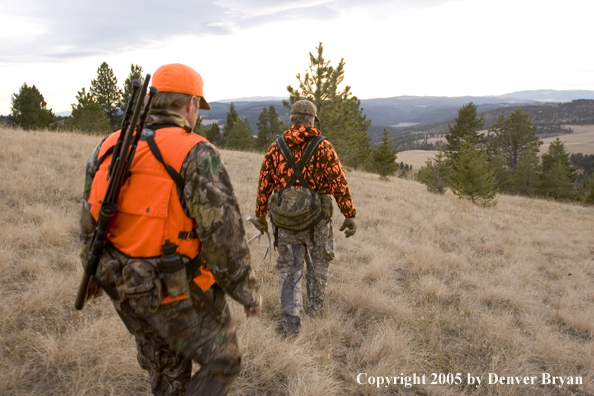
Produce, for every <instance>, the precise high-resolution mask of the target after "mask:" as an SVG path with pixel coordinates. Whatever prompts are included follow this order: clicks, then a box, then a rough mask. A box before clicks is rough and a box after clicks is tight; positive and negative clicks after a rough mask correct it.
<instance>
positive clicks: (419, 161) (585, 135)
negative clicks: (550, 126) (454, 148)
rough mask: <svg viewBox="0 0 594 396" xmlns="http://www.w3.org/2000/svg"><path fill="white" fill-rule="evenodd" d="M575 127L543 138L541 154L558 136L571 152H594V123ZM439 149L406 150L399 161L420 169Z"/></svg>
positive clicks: (433, 140) (442, 139) (435, 139)
mask: <svg viewBox="0 0 594 396" xmlns="http://www.w3.org/2000/svg"><path fill="white" fill-rule="evenodd" d="M566 126H567V127H569V128H571V129H573V133H570V134H564V135H559V136H553V137H547V138H544V139H542V141H543V145H542V146H540V154H541V155H542V154H544V153H546V152H547V151H548V150H549V145H550V144H551V142H553V141H554V140H555V139H556V138H557V137H558V138H559V139H560V140H561V141H562V142H563V144H564V145H565V150H566V151H567V152H568V153H570V154H576V153H582V154H589V155H592V154H594V125H566ZM427 141H428V142H429V143H437V142H438V141H441V142H445V141H446V140H445V138H430V139H427ZM435 153H437V151H428V150H406V151H401V152H400V153H398V158H397V159H396V160H397V161H398V162H402V161H404V163H406V164H411V165H413V170H417V171H418V170H419V169H420V168H421V167H422V166H424V165H425V161H427V159H428V158H430V157H435Z"/></svg>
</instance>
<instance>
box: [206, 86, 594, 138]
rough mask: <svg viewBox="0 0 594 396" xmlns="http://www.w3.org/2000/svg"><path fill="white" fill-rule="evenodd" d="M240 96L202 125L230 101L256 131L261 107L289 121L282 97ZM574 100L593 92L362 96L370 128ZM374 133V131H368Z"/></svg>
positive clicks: (221, 116) (215, 105) (215, 106)
mask: <svg viewBox="0 0 594 396" xmlns="http://www.w3.org/2000/svg"><path fill="white" fill-rule="evenodd" d="M262 98H263V97H254V98H240V99H237V100H225V101H216V102H211V103H210V104H211V106H212V110H211V111H203V112H201V116H202V117H203V118H204V123H205V124H210V123H212V122H215V121H216V122H218V123H219V124H223V123H224V122H225V119H226V116H227V112H228V111H229V106H230V104H231V103H233V105H234V106H235V109H236V110H237V112H238V113H239V115H240V117H241V118H243V119H247V120H248V122H249V123H250V125H251V127H252V128H253V129H254V131H256V130H257V127H256V123H257V122H258V116H259V115H260V113H261V112H262V109H263V108H264V107H266V108H267V107H268V106H271V105H272V106H275V108H276V111H277V113H278V114H279V117H280V118H282V119H283V121H285V122H288V121H289V110H288V109H287V108H285V107H284V106H283V105H282V99H281V98H266V99H265V100H260V99H262ZM575 99H594V91H586V90H573V91H556V90H550V89H549V90H536V91H518V92H512V93H508V94H504V95H498V96H458V97H447V96H395V97H391V98H377V99H362V100H361V107H362V108H363V113H364V114H365V115H366V116H367V118H368V119H370V120H371V124H372V126H374V128H370V129H373V130H376V129H377V127H381V128H383V127H384V126H386V127H391V128H404V127H412V126H421V125H427V124H432V123H436V122H441V121H449V120H453V119H454V118H456V116H457V114H458V110H459V109H460V107H462V106H463V105H464V104H466V103H469V102H473V103H475V104H477V105H478V111H479V113H481V112H487V111H490V110H495V109H499V108H505V107H517V106H519V105H536V104H544V103H563V102H569V101H571V100H575ZM371 134H372V135H375V133H371Z"/></svg>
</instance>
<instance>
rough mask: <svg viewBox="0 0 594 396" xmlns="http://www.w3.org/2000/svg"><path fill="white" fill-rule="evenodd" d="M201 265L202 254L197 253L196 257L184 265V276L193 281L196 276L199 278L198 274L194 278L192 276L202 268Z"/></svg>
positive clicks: (202, 261) (202, 260) (202, 262)
mask: <svg viewBox="0 0 594 396" xmlns="http://www.w3.org/2000/svg"><path fill="white" fill-rule="evenodd" d="M203 264H204V257H203V256H202V253H198V255H197V256H196V257H194V258H193V259H191V260H190V261H188V262H187V263H186V275H187V276H188V279H194V278H195V277H196V276H199V275H200V273H198V274H197V275H196V276H194V274H195V273H196V271H199V268H200V267H202V265H203Z"/></svg>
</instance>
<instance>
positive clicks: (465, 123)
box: [444, 102, 485, 158]
mask: <svg viewBox="0 0 594 396" xmlns="http://www.w3.org/2000/svg"><path fill="white" fill-rule="evenodd" d="M455 121H456V122H455V124H454V126H453V127H452V126H450V125H448V129H449V130H450V132H449V133H448V134H447V135H446V141H447V143H446V146H445V148H444V150H445V151H446V153H447V155H448V158H455V157H456V153H457V152H458V151H459V150H460V143H461V142H463V141H467V142H471V143H473V144H474V145H475V146H478V145H480V144H481V143H483V141H484V134H483V133H479V131H480V130H481V129H482V128H483V127H484V126H485V119H484V117H483V116H482V115H481V116H480V118H479V117H477V105H475V104H474V103H472V102H470V103H468V104H465V105H464V106H462V107H461V108H460V110H458V117H457V118H456V120H455Z"/></svg>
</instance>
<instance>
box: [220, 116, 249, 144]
mask: <svg viewBox="0 0 594 396" xmlns="http://www.w3.org/2000/svg"><path fill="white" fill-rule="evenodd" d="M253 140H254V138H253V137H252V131H251V129H250V127H249V125H248V124H247V123H246V122H245V121H243V120H242V119H238V120H236V121H235V122H234V123H233V128H231V130H230V131H229V133H228V134H227V138H226V139H225V148H227V149H231V150H242V151H249V150H251V149H253V147H254V142H253Z"/></svg>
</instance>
